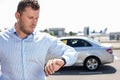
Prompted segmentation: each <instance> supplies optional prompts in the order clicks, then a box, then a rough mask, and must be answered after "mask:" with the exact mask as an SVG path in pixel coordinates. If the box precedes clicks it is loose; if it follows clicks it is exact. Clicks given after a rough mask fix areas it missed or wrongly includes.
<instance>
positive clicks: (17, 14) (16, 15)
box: [15, 12, 20, 21]
mask: <svg viewBox="0 0 120 80" xmlns="http://www.w3.org/2000/svg"><path fill="white" fill-rule="evenodd" d="M15 18H16V19H17V21H19V19H20V13H18V12H16V13H15Z"/></svg>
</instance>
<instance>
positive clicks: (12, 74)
mask: <svg viewBox="0 0 120 80" xmlns="http://www.w3.org/2000/svg"><path fill="white" fill-rule="evenodd" d="M47 55H49V56H50V57H59V58H60V57H64V58H65V60H66V66H69V65H72V64H74V63H75V61H76V60H77V53H76V51H75V50H74V49H73V48H71V47H69V46H66V45H65V44H63V43H61V42H60V41H59V40H58V39H57V38H55V37H53V36H51V35H49V34H46V33H41V32H35V33H32V34H30V35H29V36H27V37H26V38H24V39H21V38H19V37H18V36H17V34H16V31H15V29H14V28H12V29H9V30H7V31H5V32H1V34H0V64H1V72H2V75H1V79H0V80H46V77H45V73H44V66H45V62H46V57H47Z"/></svg>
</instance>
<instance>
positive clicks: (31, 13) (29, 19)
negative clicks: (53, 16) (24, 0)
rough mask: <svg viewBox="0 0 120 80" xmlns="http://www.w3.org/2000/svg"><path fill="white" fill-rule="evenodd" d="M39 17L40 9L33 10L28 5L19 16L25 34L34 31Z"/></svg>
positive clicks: (21, 28)
mask: <svg viewBox="0 0 120 80" xmlns="http://www.w3.org/2000/svg"><path fill="white" fill-rule="evenodd" d="M38 18H39V10H33V9H32V8H31V7H27V8H26V9H25V11H24V12H23V13H22V14H21V15H20V17H19V20H18V23H19V29H20V30H21V31H22V32H23V33H25V34H30V33H32V32H33V31H34V29H35V27H36V25H37V22H38Z"/></svg>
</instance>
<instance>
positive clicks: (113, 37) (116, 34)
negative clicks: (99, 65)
mask: <svg viewBox="0 0 120 80" xmlns="http://www.w3.org/2000/svg"><path fill="white" fill-rule="evenodd" d="M109 38H110V40H120V32H112V33H110V36H109Z"/></svg>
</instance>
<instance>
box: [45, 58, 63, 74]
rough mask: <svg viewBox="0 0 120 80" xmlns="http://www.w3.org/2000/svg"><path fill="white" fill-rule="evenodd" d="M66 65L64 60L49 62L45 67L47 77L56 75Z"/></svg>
mask: <svg viewBox="0 0 120 80" xmlns="http://www.w3.org/2000/svg"><path fill="white" fill-rule="evenodd" d="M63 65H64V61H63V60H62V59H52V60H49V61H48V62H47V64H46V66H45V73H46V76H48V75H50V74H53V73H55V71H58V70H59V69H60V68H61V67H62V66H63Z"/></svg>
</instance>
